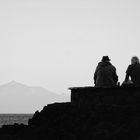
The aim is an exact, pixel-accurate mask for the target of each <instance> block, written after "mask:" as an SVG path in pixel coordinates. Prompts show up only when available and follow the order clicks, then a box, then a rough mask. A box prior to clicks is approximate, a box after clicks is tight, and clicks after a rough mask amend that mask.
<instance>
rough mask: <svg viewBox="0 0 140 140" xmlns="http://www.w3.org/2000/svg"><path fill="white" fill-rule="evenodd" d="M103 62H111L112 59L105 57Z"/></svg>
mask: <svg viewBox="0 0 140 140" xmlns="http://www.w3.org/2000/svg"><path fill="white" fill-rule="evenodd" d="M101 61H102V62H109V61H110V59H109V57H108V56H103V57H102V60H101Z"/></svg>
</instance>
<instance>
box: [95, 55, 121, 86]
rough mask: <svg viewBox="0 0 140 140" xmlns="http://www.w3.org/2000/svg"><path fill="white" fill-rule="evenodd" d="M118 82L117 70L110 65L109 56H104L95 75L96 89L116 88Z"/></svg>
mask: <svg viewBox="0 0 140 140" xmlns="http://www.w3.org/2000/svg"><path fill="white" fill-rule="evenodd" d="M117 81H118V76H117V74H116V68H115V67H114V66H113V65H112V64H111V63H110V59H109V57H108V56H103V58H102V60H101V62H99V63H98V66H97V67H96V70H95V73H94V84H95V87H114V86H116V85H117Z"/></svg>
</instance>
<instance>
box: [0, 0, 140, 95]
mask: <svg viewBox="0 0 140 140" xmlns="http://www.w3.org/2000/svg"><path fill="white" fill-rule="evenodd" d="M139 7H140V1H139V0H0V84H3V83H6V82H9V81H11V80H15V81H18V82H21V83H24V84H27V85H31V86H42V87H44V88H47V89H49V90H52V91H54V92H56V93H63V92H67V91H68V90H67V88H68V87H73V86H92V85H93V83H94V82H93V74H94V71H95V67H96V66H97V63H98V62H99V61H100V60H101V58H102V56H103V55H108V56H109V57H110V58H111V60H112V61H111V62H112V64H113V65H115V66H116V68H117V74H118V75H119V81H120V82H122V81H123V80H124V77H125V71H126V68H127V66H128V65H129V64H130V59H131V57H132V56H133V55H137V56H138V57H140V40H139V36H140V35H139V34H140V8H139Z"/></svg>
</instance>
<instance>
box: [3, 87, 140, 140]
mask: <svg viewBox="0 0 140 140" xmlns="http://www.w3.org/2000/svg"><path fill="white" fill-rule="evenodd" d="M70 90H71V102H67V103H54V104H50V105H47V106H45V107H44V108H43V109H42V110H41V111H40V112H39V111H36V112H35V114H34V116H33V118H32V119H30V120H29V123H28V125H27V126H26V125H17V124H16V125H12V126H4V127H2V128H1V129H0V139H4V140H30V139H33V140H125V139H127V140H140V88H138V87H115V88H94V87H76V88H70Z"/></svg>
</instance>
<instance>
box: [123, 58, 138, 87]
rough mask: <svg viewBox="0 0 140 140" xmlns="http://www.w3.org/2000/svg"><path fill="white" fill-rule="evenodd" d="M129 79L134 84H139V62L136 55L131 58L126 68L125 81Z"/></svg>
mask: <svg viewBox="0 0 140 140" xmlns="http://www.w3.org/2000/svg"><path fill="white" fill-rule="evenodd" d="M129 78H131V81H132V83H133V84H134V85H135V86H140V62H139V58H138V57H137V56H134V57H132V58H131V64H130V65H129V66H128V68H127V70H126V76H125V81H124V82H125V83H127V82H128V81H130V79H129Z"/></svg>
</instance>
